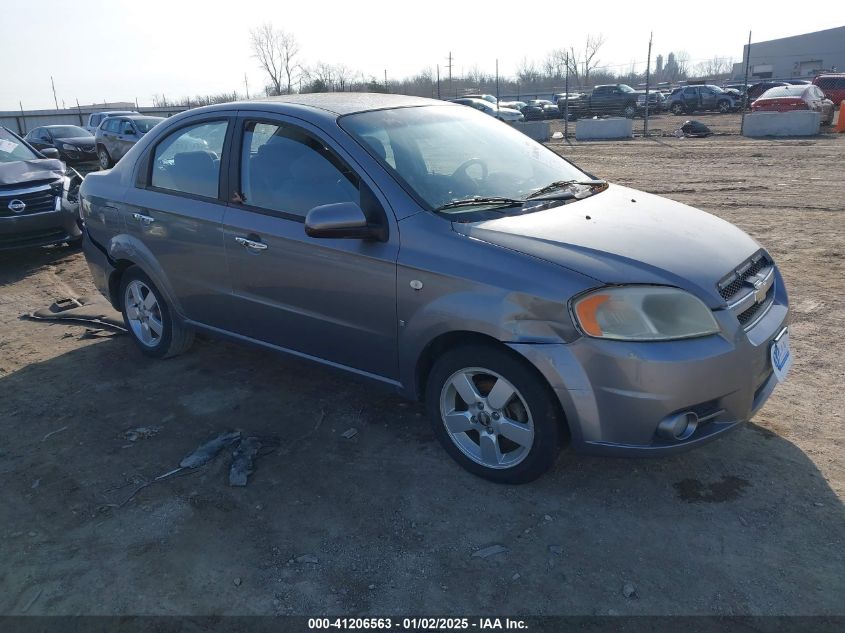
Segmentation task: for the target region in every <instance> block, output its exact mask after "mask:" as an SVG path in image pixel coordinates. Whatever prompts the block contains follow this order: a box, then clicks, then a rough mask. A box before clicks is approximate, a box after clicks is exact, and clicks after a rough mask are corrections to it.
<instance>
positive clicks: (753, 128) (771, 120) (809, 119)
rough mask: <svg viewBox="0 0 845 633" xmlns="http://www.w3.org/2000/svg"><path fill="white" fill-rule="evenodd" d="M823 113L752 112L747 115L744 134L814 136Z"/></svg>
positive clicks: (806, 111)
mask: <svg viewBox="0 0 845 633" xmlns="http://www.w3.org/2000/svg"><path fill="white" fill-rule="evenodd" d="M820 122H821V114H819V113H818V112H810V111H809V110H795V111H793V112H752V113H751V114H746V115H745V125H744V126H743V128H742V135H743V136H755V137H756V136H813V135H815V134H818V133H819V124H820Z"/></svg>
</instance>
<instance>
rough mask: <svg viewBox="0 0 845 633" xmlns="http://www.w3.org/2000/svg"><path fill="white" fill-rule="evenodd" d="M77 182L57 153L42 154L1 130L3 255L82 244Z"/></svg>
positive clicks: (0, 235) (0, 238)
mask: <svg viewBox="0 0 845 633" xmlns="http://www.w3.org/2000/svg"><path fill="white" fill-rule="evenodd" d="M76 181H78V174H75V172H71V173H68V169H67V168H66V167H65V164H64V163H62V161H60V160H59V152H58V150H57V149H55V148H46V149H44V150H42V151H38V150H36V149H35V148H34V147H32V146H31V145H30V144H29V143H27V142H26V141H25V140H24V139H22V138H21V137H20V136H18V135H17V134H15V133H14V132H12V131H11V130H9V129H7V128H5V127H0V250H8V249H14V248H26V247H32V246H47V245H51V244H60V243H63V242H64V243H68V244H78V243H79V241H80V239H81V237H82V234H81V232H80V228H79V225H78V222H77V221H78V212H77V209H78V205H77V201H76V186H77V184H78V183H77V182H76Z"/></svg>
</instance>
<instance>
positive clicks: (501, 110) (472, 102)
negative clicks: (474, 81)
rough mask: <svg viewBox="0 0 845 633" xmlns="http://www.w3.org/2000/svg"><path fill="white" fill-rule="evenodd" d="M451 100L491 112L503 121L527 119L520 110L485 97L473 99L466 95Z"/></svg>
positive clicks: (487, 112) (490, 113)
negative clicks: (498, 104)
mask: <svg viewBox="0 0 845 633" xmlns="http://www.w3.org/2000/svg"><path fill="white" fill-rule="evenodd" d="M450 101H452V102H453V103H460V104H461V105H465V106H469V107H471V108H475V109H476V110H481V111H482V112H484V113H486V114H489V115H490V116H492V117H496V118H497V119H501V120H502V121H508V122H513V121H524V120H525V117H524V116H523V115H522V112H520V111H519V110H513V109H511V108H505V107H502V106H496V105H494V104H492V103H490V102H489V101H486V100H484V99H473V98H472V97H465V98H462V99H450Z"/></svg>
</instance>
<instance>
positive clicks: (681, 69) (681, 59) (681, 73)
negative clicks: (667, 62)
mask: <svg viewBox="0 0 845 633" xmlns="http://www.w3.org/2000/svg"><path fill="white" fill-rule="evenodd" d="M675 63H676V64H677V65H678V78H679V79H680V78H682V77H686V76H687V75H688V74H689V53H687V52H686V51H678V54H677V55H675Z"/></svg>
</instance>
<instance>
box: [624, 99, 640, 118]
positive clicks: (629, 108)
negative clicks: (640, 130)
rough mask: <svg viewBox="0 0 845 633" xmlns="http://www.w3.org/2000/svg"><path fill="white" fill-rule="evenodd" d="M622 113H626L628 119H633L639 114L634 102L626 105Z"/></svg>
mask: <svg viewBox="0 0 845 633" xmlns="http://www.w3.org/2000/svg"><path fill="white" fill-rule="evenodd" d="M622 114H624V115H625V118H627V119H633V118H634V117H635V116H636V115H637V106H635V105H634V104H633V103H629V104H628V105H626V106H625V109H624V110H622Z"/></svg>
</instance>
